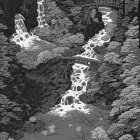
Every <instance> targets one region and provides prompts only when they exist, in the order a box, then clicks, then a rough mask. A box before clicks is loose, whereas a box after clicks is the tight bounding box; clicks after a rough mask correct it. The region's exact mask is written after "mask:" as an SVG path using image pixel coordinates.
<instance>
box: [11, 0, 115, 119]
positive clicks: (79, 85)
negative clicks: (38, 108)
mask: <svg viewBox="0 0 140 140" xmlns="http://www.w3.org/2000/svg"><path fill="white" fill-rule="evenodd" d="M43 2H44V0H38V2H37V3H38V9H37V12H38V17H37V21H38V27H39V28H44V27H45V26H48V24H47V23H46V21H45V18H44V16H45V14H44V5H43ZM105 9H106V8H105ZM101 12H104V13H105V15H103V16H102V18H103V21H104V24H105V25H107V24H108V23H109V22H111V23H112V22H113V21H112V20H111V18H110V17H109V15H110V13H111V12H107V11H106V10H105V11H101ZM23 20H25V19H24V17H23V16H22V15H20V14H17V15H16V16H15V26H16V33H15V34H13V38H12V39H11V40H12V41H14V42H15V43H16V44H18V45H20V46H21V48H22V47H23V48H25V49H28V48H30V47H31V46H33V45H34V44H33V40H35V39H36V40H41V39H40V38H39V37H38V36H36V35H34V34H33V33H28V32H27V29H26V27H25V25H24V21H23ZM104 37H107V39H104ZM109 41H110V36H109V32H107V31H106V30H105V29H103V30H101V31H100V32H99V33H98V34H96V35H95V36H94V37H93V38H91V39H90V40H89V41H88V42H87V44H86V45H84V46H83V48H84V49H85V52H84V53H82V54H80V55H76V56H74V57H83V58H88V59H96V56H95V54H94V51H93V47H96V46H97V45H98V46H102V45H103V44H104V43H105V42H109ZM91 44H94V45H92V47H91ZM96 60H98V59H96ZM72 68H73V73H72V75H71V81H72V85H71V88H70V89H69V90H68V91H66V93H65V94H64V95H62V99H61V102H60V104H58V105H56V106H55V107H53V108H52V109H51V111H50V112H48V113H47V114H53V115H58V116H62V117H66V116H68V115H67V113H68V112H70V111H72V110H77V111H81V112H83V113H90V111H91V110H92V107H91V106H87V105H86V104H84V103H83V102H81V101H80V100H79V96H80V95H81V94H83V93H84V92H86V87H87V83H88V82H89V80H90V77H89V75H88V70H89V66H86V65H83V64H79V63H75V64H74V65H73V66H72ZM47 114H46V115H47Z"/></svg>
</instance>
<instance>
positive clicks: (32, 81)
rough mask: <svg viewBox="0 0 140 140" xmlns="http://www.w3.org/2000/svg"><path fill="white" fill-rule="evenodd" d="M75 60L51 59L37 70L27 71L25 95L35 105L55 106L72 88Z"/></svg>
mask: <svg viewBox="0 0 140 140" xmlns="http://www.w3.org/2000/svg"><path fill="white" fill-rule="evenodd" d="M73 64H74V61H73V60H58V59H57V58H55V59H51V60H50V61H48V62H47V63H44V64H41V65H40V66H38V68H37V69H36V70H30V71H26V72H25V78H24V85H25V88H24V89H23V97H24V98H25V99H27V101H28V103H29V104H30V105H31V106H32V107H33V109H34V107H37V106H38V107H40V106H41V105H43V106H44V105H45V104H47V107H48V109H49V107H52V106H54V105H55V104H58V103H59V102H60V98H61V95H62V94H64V93H65V91H66V90H68V89H69V88H70V85H71V80H70V75H71V73H72V65H73ZM46 111H47V110H46Z"/></svg>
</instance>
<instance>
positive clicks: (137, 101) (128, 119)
mask: <svg viewBox="0 0 140 140" xmlns="http://www.w3.org/2000/svg"><path fill="white" fill-rule="evenodd" d="M131 24H132V23H131ZM131 29H135V26H134V25H132V26H131V28H128V31H126V33H125V35H126V40H125V42H124V43H123V45H122V46H121V52H120V55H122V56H123V57H122V60H123V63H122V69H123V70H124V71H123V73H122V74H121V75H120V78H121V79H122V83H124V84H125V85H126V86H127V87H125V88H123V89H122V90H121V92H120V95H119V97H120V98H119V99H117V100H115V101H114V102H113V103H112V107H113V108H112V110H111V111H110V116H111V117H116V118H117V120H116V123H114V125H115V126H116V128H119V126H117V125H121V124H123V126H124V128H125V129H124V130H122V132H121V133H119V132H120V131H119V130H117V133H118V135H116V136H113V137H116V138H119V140H123V139H124V140H125V139H130V140H131V139H132V140H134V137H135V136H134V128H138V127H139V126H138V125H137V124H135V125H133V123H134V122H135V121H137V120H138V118H139V115H140V87H139V81H140V71H139V65H140V64H139V54H140V50H139V39H138V38H136V36H135V35H134V34H133V36H131V35H128V34H129V33H130V30H131ZM137 29H138V27H137ZM134 32H136V30H135V31H134ZM132 125H133V127H132ZM111 129H112V126H110V128H109V129H108V130H109V131H108V134H109V135H110V136H111V135H113V133H114V132H113V131H112V130H113V129H112V130H111ZM130 131H131V132H132V133H133V134H132V133H131V132H130ZM136 132H137V133H139V131H138V130H137V131H136ZM129 133H130V134H129ZM131 134H132V135H131Z"/></svg>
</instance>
